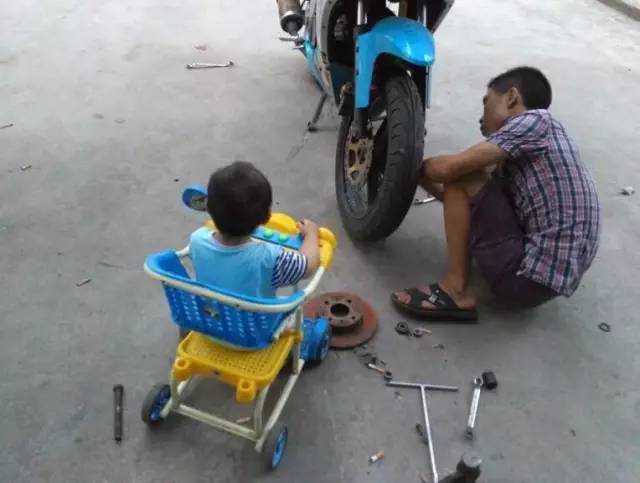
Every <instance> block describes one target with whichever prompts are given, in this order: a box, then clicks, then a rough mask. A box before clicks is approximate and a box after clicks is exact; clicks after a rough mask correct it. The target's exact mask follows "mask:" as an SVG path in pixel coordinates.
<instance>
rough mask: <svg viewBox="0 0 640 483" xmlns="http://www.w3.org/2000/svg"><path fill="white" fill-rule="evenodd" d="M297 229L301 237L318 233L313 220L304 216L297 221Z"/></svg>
mask: <svg viewBox="0 0 640 483" xmlns="http://www.w3.org/2000/svg"><path fill="white" fill-rule="evenodd" d="M298 230H299V231H300V234H301V235H302V236H303V237H305V238H306V237H307V236H309V235H317V234H318V225H316V224H315V223H314V222H313V221H311V220H307V219H306V218H305V219H304V220H302V221H299V222H298Z"/></svg>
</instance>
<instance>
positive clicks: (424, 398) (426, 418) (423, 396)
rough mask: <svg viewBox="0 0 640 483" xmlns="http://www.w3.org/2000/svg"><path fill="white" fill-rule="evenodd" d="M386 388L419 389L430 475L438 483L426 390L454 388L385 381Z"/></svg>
mask: <svg viewBox="0 0 640 483" xmlns="http://www.w3.org/2000/svg"><path fill="white" fill-rule="evenodd" d="M387 386H392V387H409V388H413V389H420V399H421V401H422V413H423V416H424V428H425V431H426V438H427V446H428V447H429V462H430V463H431V475H432V476H433V482H434V483H438V469H437V467H436V456H435V452H434V449H433V438H432V437H431V425H430V424H429V410H428V408H427V389H429V390H432V391H453V392H455V391H457V390H458V388H457V387H455V386H440V385H436V384H418V383H415V382H400V381H387Z"/></svg>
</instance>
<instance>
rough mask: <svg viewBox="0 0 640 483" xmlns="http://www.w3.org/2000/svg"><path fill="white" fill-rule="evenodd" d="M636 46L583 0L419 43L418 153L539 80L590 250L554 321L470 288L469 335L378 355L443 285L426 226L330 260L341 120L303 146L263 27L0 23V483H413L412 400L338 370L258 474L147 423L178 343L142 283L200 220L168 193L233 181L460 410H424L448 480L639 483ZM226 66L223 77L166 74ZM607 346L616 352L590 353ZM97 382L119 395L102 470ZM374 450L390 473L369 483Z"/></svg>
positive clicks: (208, 10) (46, 15)
mask: <svg viewBox="0 0 640 483" xmlns="http://www.w3.org/2000/svg"><path fill="white" fill-rule="evenodd" d="M639 25H640V24H638V23H637V22H634V21H632V20H630V19H628V18H627V17H625V16H623V15H621V14H619V13H617V12H615V11H613V10H611V9H609V8H607V7H606V6H604V5H602V4H600V3H598V2H595V1H591V0H564V1H562V2H558V1H555V0H546V1H539V2H530V1H525V0H514V1H504V0H503V1H498V0H475V1H471V0H459V1H458V2H456V5H455V7H454V9H453V10H452V12H451V13H450V16H449V18H447V19H446V21H445V22H444V23H443V25H442V27H441V30H440V31H439V32H438V34H437V40H438V60H437V70H436V79H435V84H434V86H433V94H434V105H433V109H432V110H431V111H430V112H429V113H428V127H429V135H428V138H427V145H426V146H427V147H426V149H427V153H429V154H435V153H439V152H446V151H452V150H460V149H463V148H465V147H466V146H467V145H468V144H470V143H473V142H475V141H477V140H478V139H479V132H478V129H477V119H478V118H479V116H480V110H481V109H480V108H481V96H482V93H483V89H484V86H485V84H486V82H487V80H488V79H489V78H490V77H491V76H492V75H495V74H497V73H499V72H500V71H501V70H503V69H505V68H507V67H511V66H514V65H516V64H533V65H536V66H539V67H540V68H542V69H543V70H544V71H545V72H546V73H547V74H548V75H549V77H550V79H551V81H552V84H553V86H554V89H555V90H554V94H555V99H554V103H553V106H552V108H553V112H554V114H555V115H556V116H557V117H558V118H559V119H560V120H561V121H562V122H564V123H565V125H566V127H567V128H568V130H569V132H570V133H571V134H572V136H573V137H574V138H575V140H576V141H577V143H578V145H579V146H580V147H581V152H582V155H583V157H584V160H585V162H586V163H587V164H588V165H589V166H590V168H591V169H592V171H593V173H594V175H595V177H596V179H597V183H598V187H599V190H600V195H601V198H602V203H603V206H604V217H605V220H604V221H605V222H604V232H603V237H602V244H601V247H600V251H599V255H598V257H597V259H596V261H595V264H594V266H593V268H592V269H591V271H590V272H589V273H588V274H587V276H586V277H585V279H584V281H583V283H582V286H581V287H580V289H579V290H578V291H577V293H576V294H575V295H574V296H573V297H572V298H570V299H562V300H556V301H553V302H551V303H549V304H548V305H546V306H544V307H541V308H539V309H537V310H532V311H514V310H512V309H509V308H506V307H503V306H501V305H500V304H498V303H496V302H495V301H493V300H492V299H491V297H490V295H489V293H488V291H487V288H486V287H485V286H484V285H483V283H482V281H481V280H479V279H474V282H473V283H474V287H476V288H477V290H478V291H479V293H480V297H481V321H480V323H479V324H477V325H473V326H456V325H447V324H432V325H431V326H430V328H432V329H433V335H432V336H425V337H424V338H423V339H419V340H418V339H416V340H407V339H403V338H400V337H399V336H397V335H396V334H395V332H394V331H393V328H392V327H393V325H394V324H395V322H396V321H397V320H399V318H400V317H399V316H398V315H397V314H396V313H395V312H394V310H393V309H392V308H391V307H390V304H389V302H388V294H389V292H390V291H391V290H393V289H395V288H399V287H405V286H411V285H415V284H419V283H426V282H430V281H432V280H433V279H435V278H436V277H437V276H438V275H439V274H440V273H441V272H442V270H443V269H444V265H445V262H444V253H445V244H444V238H443V232H442V217H441V210H440V208H439V207H438V205H436V204H429V205H425V206H420V207H415V208H413V209H412V210H411V212H410V214H409V216H408V217H407V219H406V220H405V222H404V223H403V225H402V226H401V227H400V229H399V230H398V231H397V233H396V234H395V235H394V236H393V237H391V238H389V239H388V240H387V241H386V242H384V243H380V244H377V245H375V246H368V247H362V246H355V245H354V244H353V243H352V242H351V241H350V240H349V239H348V238H347V236H346V235H345V233H344V230H343V228H342V226H341V224H340V221H339V217H338V214H337V209H336V202H335V198H334V192H333V156H334V143H335V139H336V127H337V124H338V118H337V116H336V114H335V110H331V109H328V110H327V111H326V112H325V114H324V115H323V117H322V118H321V120H320V123H319V127H320V131H319V132H318V133H314V134H312V135H305V134H304V128H305V126H306V122H307V120H308V119H309V117H310V116H311V114H312V112H313V109H314V104H315V102H316V100H317V98H318V96H319V93H318V90H317V88H316V86H315V85H314V84H313V81H312V80H311V78H310V75H309V74H308V73H307V71H306V67H305V62H304V60H303V58H302V57H301V56H300V55H299V54H298V53H297V52H293V51H290V50H289V48H288V46H287V45H283V44H281V43H280V42H278V41H277V40H276V36H277V35H278V34H279V33H280V32H279V27H278V23H277V18H276V5H275V2H273V1H272V0H270V1H265V2H237V1H233V0H208V1H204V0H182V1H176V0H155V1H151V0H132V1H130V2H118V1H113V0H105V1H102V2H79V1H76V0H51V1H48V2H38V1H35V0H23V1H20V2H8V1H6V2H2V5H0V125H4V124H7V123H14V126H13V127H10V128H5V129H2V130H0V270H1V275H0V367H1V368H2V376H1V377H0V421H1V422H2V424H1V426H0V428H1V429H0V481H2V482H168V481H175V482H221V483H223V482H253V481H264V482H270V481H281V482H309V483H324V482H327V483H328V482H331V483H334V482H354V483H361V482H362V483H364V482H367V483H375V482H400V481H402V482H413V481H419V480H418V474H419V473H424V474H428V462H427V458H426V449H425V447H424V446H423V445H422V444H421V443H420V442H419V441H418V439H417V436H416V434H415V432H414V429H413V426H414V424H415V423H416V422H418V420H419V418H420V408H419V403H418V394H417V393H413V392H409V393H406V392H404V391H402V392H401V394H395V393H394V391H393V390H390V389H387V388H385V387H383V385H382V383H381V381H380V380H379V379H378V377H377V376H376V374H375V373H373V372H372V371H368V370H366V369H365V368H363V367H362V366H361V365H359V363H358V362H357V359H356V357H355V356H354V354H352V353H350V352H340V353H332V354H331V355H330V357H329V359H328V360H327V361H326V362H325V363H324V364H323V365H322V366H320V367H319V368H317V369H314V370H312V371H309V372H308V373H306V374H304V376H303V377H302V378H301V379H300V383H299V385H298V387H296V389H295V391H294V393H293V395H292V398H291V400H290V403H289V404H288V406H287V407H286V410H285V413H284V416H283V417H284V420H286V421H287V422H288V423H289V427H290V438H291V439H290V445H289V449H288V452H287V455H286V456H285V461H284V462H283V464H282V466H281V467H280V468H279V469H278V471H277V472H276V473H275V474H270V475H269V474H265V473H264V472H263V470H262V468H261V466H260V464H259V458H258V457H257V455H256V454H255V453H254V451H253V449H252V447H251V446H250V445H249V444H248V443H245V442H244V441H242V440H239V439H237V438H233V437H231V436H227V435H224V434H222V433H219V432H217V431H215V430H212V429H210V428H208V427H205V426H203V425H201V424H197V423H195V422H193V421H190V420H186V419H184V418H181V417H180V416H175V417H172V418H170V419H169V420H168V421H167V422H166V424H165V425H164V426H163V427H161V428H159V430H158V431H157V432H156V431H153V432H150V431H148V430H147V428H146V427H145V426H144V425H143V423H142V422H141V421H140V419H139V407H140V404H141V401H142V398H143V397H144V395H145V393H146V391H147V390H148V388H149V387H150V386H151V385H152V384H153V383H155V382H157V381H163V380H166V377H167V373H168V370H169V367H170V363H171V358H172V355H173V354H174V353H175V345H176V340H177V339H176V333H177V331H176V328H175V327H174V326H172V324H171V323H170V322H169V319H168V311H167V308H166V306H165V302H164V300H163V296H162V293H161V290H160V287H159V286H158V284H157V283H155V282H153V281H151V280H150V279H148V278H147V277H146V276H145V274H144V273H143V271H142V262H143V260H144V257H145V256H146V255H147V254H149V253H151V252H153V251H157V250H161V249H164V248H168V247H176V248H177V247H181V246H182V245H183V244H184V243H185V240H186V237H187V235H188V233H189V232H190V231H191V230H193V229H195V228H196V227H197V226H198V225H199V223H201V222H202V221H203V217H202V216H199V214H197V213H193V212H188V210H186V209H185V208H183V207H182V206H181V203H180V200H179V195H180V192H181V188H182V187H183V186H184V184H186V183H189V182H204V181H205V180H206V177H207V175H208V174H209V173H210V171H211V170H212V169H214V168H215V167H218V166H221V165H223V164H225V163H227V162H229V161H231V160H233V159H246V160H249V161H252V162H254V163H256V164H258V165H259V166H260V167H261V168H262V169H263V170H264V171H265V172H266V173H267V174H268V175H269V177H270V178H271V179H272V181H273V185H274V189H275V196H276V200H277V206H276V208H277V209H279V210H282V211H287V212H289V213H291V214H292V215H294V216H296V217H302V216H306V217H310V218H314V219H316V220H318V221H319V222H321V223H323V224H326V225H328V226H330V227H332V228H333V229H334V230H335V232H336V234H337V236H338V239H339V242H340V246H339V251H338V252H337V258H336V263H335V265H334V267H333V269H332V270H331V272H330V273H329V274H328V275H327V276H326V278H325V281H324V283H323V286H322V290H323V291H324V290H352V291H354V292H356V293H358V294H360V295H362V296H364V297H365V298H367V299H368V300H370V301H371V302H372V303H373V304H374V305H375V307H376V309H377V310H378V311H379V316H380V328H379V331H378V334H377V335H376V338H375V339H374V341H373V342H372V344H371V347H372V348H374V349H376V350H377V351H378V352H379V354H380V355H381V356H382V357H384V358H385V359H387V360H388V362H389V363H390V365H391V366H392V369H393V370H394V371H395V373H396V374H397V375H398V376H399V377H402V378H403V379H413V380H426V381H430V382H433V383H441V384H457V385H459V386H461V388H462V390H461V391H460V393H458V394H433V396H432V398H431V416H432V423H433V429H434V439H435V447H436V455H437V459H438V464H439V467H440V469H441V473H444V472H445V470H446V469H447V468H452V467H453V466H454V465H455V462H456V461H457V459H458V457H459V456H460V454H461V453H462V452H463V451H465V450H467V449H470V448H473V449H475V450H476V451H478V452H479V453H480V454H481V455H482V456H483V457H484V461H485V464H484V472H483V475H484V476H483V481H485V482H495V483H507V482H509V483H514V482H531V483H533V482H536V483H540V482H549V483H562V482H567V483H569V482H572V483H573V482H583V483H591V482H593V483H598V482H605V481H607V482H608V481H620V482H632V481H637V480H638V475H640V462H639V461H638V455H639V454H640V423H639V422H638V421H639V420H640V373H639V368H640V350H639V347H640V331H639V330H638V310H637V309H638V306H637V305H636V303H637V302H638V288H637V273H638V270H639V269H640V252H639V251H638V245H639V243H640V228H639V226H640V225H639V223H638V220H639V218H638V215H639V214H640V209H639V205H638V203H639V200H640V195H639V194H636V195H634V196H631V197H623V196H620V195H619V194H618V191H619V189H620V187H621V186H624V185H631V186H635V187H636V188H640V168H639V167H638V166H639V165H638V160H639V158H638V156H639V153H640V127H639V126H640V124H639V123H638V120H639V119H640V89H639V88H638V86H640V26H639ZM201 44H204V45H206V46H207V49H206V50H204V51H203V50H198V49H195V48H194V46H197V45H201ZM229 59H231V60H233V61H234V62H235V63H236V67H234V68H232V69H218V70H203V71H188V70H186V69H185V68H184V65H185V64H186V63H188V62H194V61H203V62H220V61H226V60H229ZM25 165H32V167H31V168H30V169H28V170H25V171H22V170H20V166H25ZM175 180H178V181H175ZM85 278H90V279H91V282H90V283H88V284H86V285H84V286H82V287H76V285H75V283H76V282H77V281H79V280H82V279H85ZM603 321H605V322H607V323H609V324H611V327H612V331H611V332H610V333H603V332H601V331H600V330H598V328H597V325H598V323H600V322H603ZM435 343H442V344H444V347H445V349H444V350H440V349H434V348H432V345H433V344H435ZM489 368H491V369H493V370H495V371H496V373H497V374H498V377H499V379H500V387H499V389H498V391H497V393H495V394H485V395H483V397H482V399H481V401H480V411H479V416H478V425H477V439H476V441H475V442H474V443H473V444H469V443H468V442H466V441H465V440H464V438H463V436H462V434H463V430H464V424H465V417H466V411H467V408H468V402H469V397H470V381H471V379H472V377H473V376H474V375H476V374H477V373H479V372H480V371H482V370H485V369H489ZM115 383H121V384H124V386H125V390H126V400H125V428H124V430H125V432H124V441H123V442H122V444H120V445H118V444H116V443H115V442H114V441H113V440H112V385H113V384H115ZM193 399H194V400H195V401H196V402H199V403H201V404H202V405H204V406H205V407H208V408H211V409H215V410H217V411H219V412H222V413H225V414H230V415H244V414H246V413H247V410H248V408H244V407H239V408H238V407H237V406H235V405H234V404H232V399H233V398H232V395H231V392H230V391H228V390H226V389H224V390H221V389H220V386H218V385H215V384H202V385H201V386H199V388H198V389H197V390H196V391H195V393H194V394H193ZM379 449H384V450H385V453H386V456H385V458H384V459H383V460H382V461H381V462H380V463H379V464H376V465H371V466H370V465H368V463H367V457H368V456H369V455H370V454H372V453H374V452H376V451H377V450H379Z"/></svg>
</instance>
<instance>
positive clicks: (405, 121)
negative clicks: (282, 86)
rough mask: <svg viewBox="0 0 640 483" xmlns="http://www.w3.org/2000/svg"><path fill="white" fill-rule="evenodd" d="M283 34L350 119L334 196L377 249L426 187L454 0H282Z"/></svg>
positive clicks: (343, 127)
mask: <svg viewBox="0 0 640 483" xmlns="http://www.w3.org/2000/svg"><path fill="white" fill-rule="evenodd" d="M276 1H277V4H278V13H279V17H280V26H281V27H282V29H283V30H284V31H285V32H286V33H287V34H288V35H287V36H282V37H281V40H286V41H291V42H293V43H294V48H296V49H298V50H300V51H301V52H302V53H303V54H304V56H305V57H306V60H307V64H308V67H309V69H310V71H311V74H312V75H313V77H314V78H315V80H316V82H317V83H318V85H319V86H320V87H321V89H322V97H321V98H320V102H319V103H318V106H317V108H316V110H315V113H314V115H313V118H312V119H311V121H310V122H309V126H308V129H309V130H310V131H313V130H314V129H315V124H316V122H317V120H318V118H319V117H320V114H321V111H322V108H323V106H324V104H325V102H326V100H327V99H328V98H331V99H332V100H333V101H334V102H335V104H336V106H337V108H338V113H339V114H340V116H341V122H340V128H339V131H338V142H337V148H336V157H335V189H336V197H337V201H338V208H339V211H340V216H341V218H342V222H343V224H344V226H345V228H346V230H347V232H348V233H349V235H350V236H351V237H352V238H354V239H356V240H360V241H376V240H381V239H384V238H386V237H388V236H389V235H390V234H392V233H393V232H394V231H395V230H396V229H397V228H398V226H400V223H402V220H403V219H404V217H405V216H406V214H407V211H408V210H409V207H410V206H411V203H412V201H413V197H414V194H415V190H416V187H417V183H418V175H419V167H420V164H421V161H422V155H423V148H424V137H425V110H426V109H427V108H429V105H430V98H431V79H432V66H433V63H434V60H435V43H434V39H433V33H434V32H435V31H436V29H437V28H438V26H439V25H440V23H441V22H442V20H443V19H444V17H445V16H446V15H447V13H448V12H449V10H450V8H451V7H452V5H453V3H454V0H395V1H393V2H389V3H388V4H387V2H385V0H302V3H300V0H276Z"/></svg>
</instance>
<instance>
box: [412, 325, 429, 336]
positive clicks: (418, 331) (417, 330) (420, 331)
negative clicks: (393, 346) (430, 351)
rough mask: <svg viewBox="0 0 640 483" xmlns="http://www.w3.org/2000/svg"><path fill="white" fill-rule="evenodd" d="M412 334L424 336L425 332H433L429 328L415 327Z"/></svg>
mask: <svg viewBox="0 0 640 483" xmlns="http://www.w3.org/2000/svg"><path fill="white" fill-rule="evenodd" d="M411 334H412V335H413V336H414V337H422V336H423V335H424V334H428V335H431V334H433V332H431V331H430V330H429V329H423V328H422V327H416V328H415V329H413V330H412V331H411Z"/></svg>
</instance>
